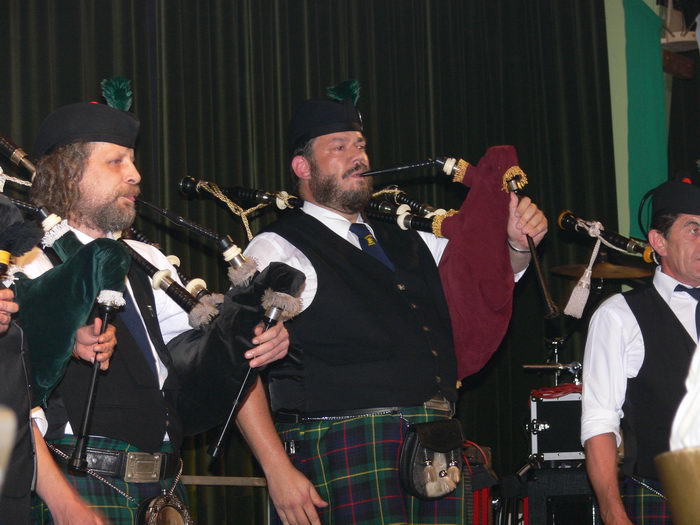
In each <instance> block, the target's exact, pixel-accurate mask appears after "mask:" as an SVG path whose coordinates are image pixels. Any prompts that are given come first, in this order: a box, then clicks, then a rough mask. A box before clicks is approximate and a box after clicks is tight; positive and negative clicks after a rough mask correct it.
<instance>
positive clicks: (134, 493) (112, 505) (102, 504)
mask: <svg viewBox="0 0 700 525" xmlns="http://www.w3.org/2000/svg"><path fill="white" fill-rule="evenodd" d="M51 443H52V444H54V445H74V444H75V437H74V436H64V437H63V438H61V439H59V440H55V441H52V442H51ZM88 446H90V447H97V448H106V449H112V450H124V451H131V452H142V450H140V449H138V448H137V447H134V446H132V445H129V444H128V443H125V442H123V441H119V440H116V439H109V438H98V437H94V436H91V437H90V439H89V440H88ZM160 451H161V452H171V453H172V452H173V447H172V445H171V444H170V442H167V441H166V442H164V443H163V446H162V447H161V450H160ZM58 465H59V468H61V470H62V471H63V474H64V475H65V476H66V479H67V480H68V483H70V484H71V485H72V486H73V488H75V490H76V491H77V492H78V494H80V496H81V497H82V498H83V499H84V500H85V501H86V502H87V504H88V506H90V507H91V508H93V509H95V510H96V511H98V512H99V513H101V514H102V515H103V516H104V517H105V518H107V519H108V520H109V523H110V525H136V518H137V510H138V504H139V503H140V502H142V501H143V500H145V499H147V498H151V497H154V496H158V495H159V494H161V493H162V490H163V489H165V490H169V489H170V487H171V486H172V484H173V478H169V479H165V480H163V481H160V482H158V483H127V482H125V481H124V480H123V479H121V480H120V479H118V478H110V477H106V479H107V480H108V481H109V482H110V483H112V484H113V485H114V486H115V487H118V488H119V489H120V490H122V491H124V492H125V493H127V494H128V495H129V496H131V497H133V498H135V499H136V501H135V502H134V501H129V500H127V499H126V498H125V497H124V496H122V495H121V494H119V493H118V492H117V491H116V490H114V489H113V488H111V487H109V486H107V485H106V484H104V483H103V482H102V481H100V480H98V479H96V478H94V477H92V476H90V475H88V474H84V473H73V472H71V471H67V469H66V466H65V463H64V464H61V463H60V462H58ZM175 493H176V495H177V496H178V497H179V498H180V499H181V500H182V501H183V502H185V503H187V496H186V494H185V489H184V487H183V485H182V483H179V484H178V486H177V489H176V490H175ZM33 503H34V504H33V505H32V522H33V523H34V524H35V525H53V523H54V521H53V518H52V517H51V513H50V512H49V509H48V507H47V506H46V504H45V503H44V502H43V501H42V500H41V499H40V498H39V497H38V496H35V497H34V502H33Z"/></svg>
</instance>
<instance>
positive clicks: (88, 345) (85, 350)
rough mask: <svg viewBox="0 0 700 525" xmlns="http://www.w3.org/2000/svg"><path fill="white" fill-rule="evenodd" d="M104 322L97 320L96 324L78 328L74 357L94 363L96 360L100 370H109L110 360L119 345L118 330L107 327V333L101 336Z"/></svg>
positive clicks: (110, 326)
mask: <svg viewBox="0 0 700 525" xmlns="http://www.w3.org/2000/svg"><path fill="white" fill-rule="evenodd" d="M101 328H102V320H101V319H99V318H97V317H96V318H95V323H94V324H92V325H85V326H83V327H81V328H78V331H77V332H76V333H75V347H74V348H73V357H77V358H78V359H82V360H84V361H89V362H90V363H93V362H94V361H95V359H97V362H98V363H100V370H107V369H108V368H109V360H110V358H111V357H112V354H113V353H114V347H115V346H116V345H117V336H116V333H117V329H116V328H114V326H112V325H111V324H110V325H107V330H105V333H104V334H102V335H100V329H101Z"/></svg>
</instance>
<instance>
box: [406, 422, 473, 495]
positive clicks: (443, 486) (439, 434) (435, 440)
mask: <svg viewBox="0 0 700 525" xmlns="http://www.w3.org/2000/svg"><path fill="white" fill-rule="evenodd" d="M463 442H464V437H463V435H462V427H461V425H460V423H459V421H458V420H457V419H444V420H440V421H432V422H430V423H416V424H413V425H410V426H409V427H408V434H407V435H406V439H405V440H404V442H403V445H402V446H401V456H400V458H399V479H400V480H401V485H402V486H403V488H404V490H405V491H406V492H408V493H409V494H411V495H412V496H415V497H417V498H419V499H422V500H426V501H430V500H436V499H440V498H443V497H445V496H447V495H448V494H449V493H451V492H453V491H454V490H455V489H456V488H457V485H458V484H459V482H460V480H461V477H462V443H463Z"/></svg>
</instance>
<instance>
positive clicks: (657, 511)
mask: <svg viewBox="0 0 700 525" xmlns="http://www.w3.org/2000/svg"><path fill="white" fill-rule="evenodd" d="M637 479H640V480H641V481H643V482H644V483H646V484H647V485H649V486H650V487H652V488H653V489H654V490H656V491H658V492H659V493H661V494H663V490H662V487H661V482H660V481H655V480H651V479H647V478H639V477H637ZM620 493H621V495H622V503H623V505H624V506H625V511H626V512H627V516H628V517H629V519H630V521H631V522H632V523H634V524H635V525H672V521H671V506H670V505H667V501H666V500H665V499H663V498H662V497H660V496H658V495H657V494H654V492H652V491H651V490H649V489H648V488H646V487H645V486H644V485H641V484H640V483H638V482H637V481H635V480H634V479H632V478H631V477H626V478H624V479H623V480H622V481H621V483H620Z"/></svg>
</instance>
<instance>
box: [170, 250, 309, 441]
mask: <svg viewBox="0 0 700 525" xmlns="http://www.w3.org/2000/svg"><path fill="white" fill-rule="evenodd" d="M304 280H305V277H304V274H303V273H301V272H300V271H298V270H296V269H294V268H292V267H290V266H287V265H286V264H284V263H271V264H270V265H269V266H268V267H267V268H266V269H265V270H263V271H262V272H260V273H257V274H256V275H255V276H254V277H253V279H252V280H251V281H250V283H249V284H247V285H244V286H238V287H233V288H231V289H230V290H229V291H228V292H226V294H225V296H224V302H223V304H222V305H221V313H220V314H219V315H218V316H217V317H216V318H215V319H214V320H213V321H212V322H211V323H210V324H209V325H207V326H206V327H205V328H203V329H202V330H189V331H187V332H185V333H183V334H180V335H179V336H177V337H176V338H174V339H173V340H172V341H170V342H169V343H168V345H167V346H168V350H169V351H170V355H171V356H172V360H173V366H174V368H175V371H176V372H177V374H178V377H179V379H180V383H181V385H182V389H181V391H180V395H179V396H178V404H177V409H178V413H179V414H180V416H181V419H182V422H183V426H184V432H185V434H186V435H190V434H198V433H200V432H204V431H205V430H208V429H210V428H213V427H215V426H217V425H218V424H220V423H222V422H223V420H224V419H225V418H226V416H227V415H228V413H229V411H230V410H231V406H232V403H233V401H234V399H235V398H236V395H237V394H238V392H239V391H240V390H241V388H242V386H243V392H242V394H241V398H240V399H241V400H243V399H245V396H246V395H247V393H248V392H249V390H250V389H251V388H252V387H253V385H254V384H255V380H256V378H257V374H258V372H257V370H256V369H251V373H250V375H248V377H247V379H246V374H247V373H248V370H249V365H248V360H247V359H245V357H244V356H243V355H244V354H245V352H246V351H247V350H249V349H250V348H252V347H253V344H252V343H251V339H252V338H253V330H254V329H255V327H256V326H257V325H258V324H259V323H260V321H261V320H262V317H263V313H264V312H263V308H262V306H261V299H262V296H263V294H264V293H265V292H266V291H267V290H268V289H272V290H274V291H275V292H281V293H285V294H288V295H290V296H292V297H296V296H298V295H299V293H300V291H301V287H302V285H303V284H304ZM244 380H245V385H243V382H244Z"/></svg>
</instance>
